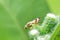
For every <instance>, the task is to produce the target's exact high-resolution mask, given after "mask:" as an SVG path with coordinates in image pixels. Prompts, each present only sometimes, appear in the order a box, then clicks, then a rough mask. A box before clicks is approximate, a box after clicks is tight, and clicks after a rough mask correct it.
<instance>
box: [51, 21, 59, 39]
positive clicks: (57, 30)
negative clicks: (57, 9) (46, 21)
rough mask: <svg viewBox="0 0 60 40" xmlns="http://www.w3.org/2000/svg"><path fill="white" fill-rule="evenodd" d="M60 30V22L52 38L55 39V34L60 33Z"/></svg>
mask: <svg viewBox="0 0 60 40" xmlns="http://www.w3.org/2000/svg"><path fill="white" fill-rule="evenodd" d="M59 31H60V22H59V23H58V24H57V26H56V28H55V30H54V31H53V33H52V36H51V39H50V40H54V38H55V36H56V35H57V34H58V32H59Z"/></svg>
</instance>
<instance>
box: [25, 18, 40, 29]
mask: <svg viewBox="0 0 60 40" xmlns="http://www.w3.org/2000/svg"><path fill="white" fill-rule="evenodd" d="M38 22H39V18H36V19H34V20H32V21H30V22H27V24H26V25H25V29H28V28H30V27H32V24H37V23H38Z"/></svg>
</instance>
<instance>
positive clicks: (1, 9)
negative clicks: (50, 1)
mask: <svg viewBox="0 0 60 40" xmlns="http://www.w3.org/2000/svg"><path fill="white" fill-rule="evenodd" d="M48 12H50V10H49V8H48V6H47V3H46V1H45V0H0V40H28V39H29V37H28V35H27V31H26V30H25V29H24V25H25V23H26V22H27V21H29V20H32V19H35V18H37V17H40V23H42V21H43V18H44V16H45V15H46V13H48Z"/></svg>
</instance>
